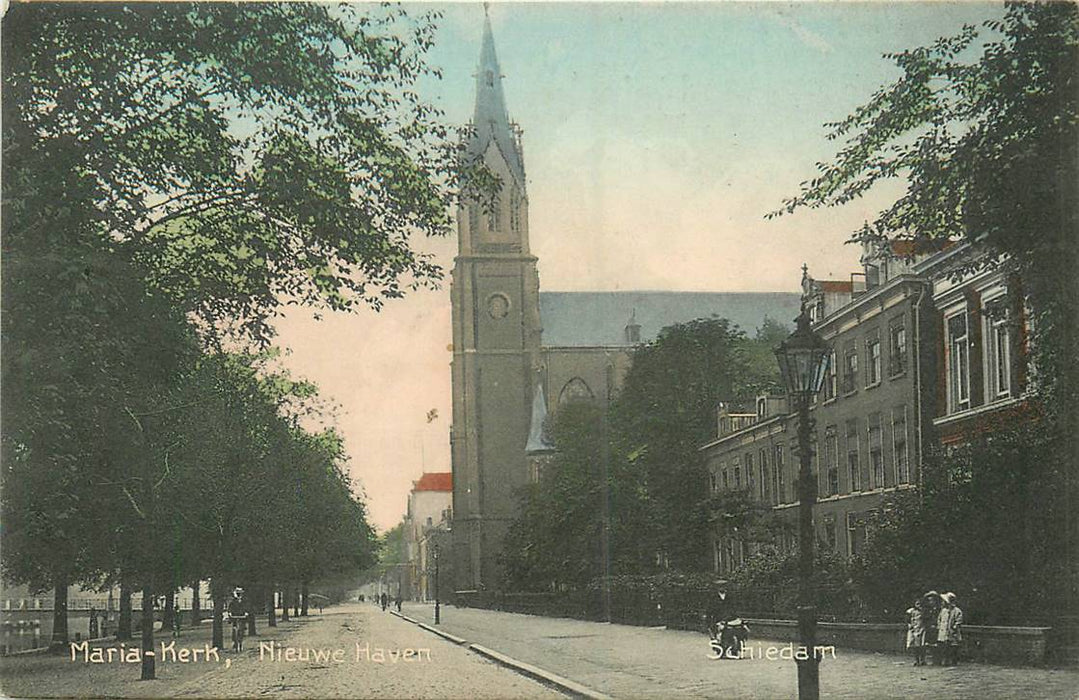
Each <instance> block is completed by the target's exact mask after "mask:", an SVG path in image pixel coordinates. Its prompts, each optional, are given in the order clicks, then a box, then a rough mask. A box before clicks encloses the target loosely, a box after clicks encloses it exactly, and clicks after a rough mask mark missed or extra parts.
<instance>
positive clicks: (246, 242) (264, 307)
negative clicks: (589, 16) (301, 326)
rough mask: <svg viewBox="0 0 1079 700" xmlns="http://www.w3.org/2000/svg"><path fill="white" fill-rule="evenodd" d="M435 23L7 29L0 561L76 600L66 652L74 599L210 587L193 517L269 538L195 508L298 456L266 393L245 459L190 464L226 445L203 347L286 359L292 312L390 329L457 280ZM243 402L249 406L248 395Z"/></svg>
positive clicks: (164, 10) (348, 13)
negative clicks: (409, 300) (424, 87)
mask: <svg viewBox="0 0 1079 700" xmlns="http://www.w3.org/2000/svg"><path fill="white" fill-rule="evenodd" d="M433 18H434V15H432V14H429V15H424V16H422V17H420V18H419V19H418V20H412V19H411V18H409V16H408V15H407V14H406V13H404V12H403V11H399V10H395V9H383V10H372V11H371V12H370V13H368V14H364V13H362V12H360V11H359V10H357V8H355V7H347V6H345V7H339V8H329V7H326V6H316V5H269V4H267V5H235V4H233V5H227V4H226V5H218V6H210V5H205V4H175V5H170V6H168V7H149V6H138V5H130V6H129V5H120V4H118V5H111V6H91V5H82V6H75V5H69V6H60V5H48V4H46V5H36V6H19V7H16V8H12V10H11V12H9V13H7V15H6V17H5V20H6V22H5V31H4V35H3V46H2V51H3V55H2V63H3V79H4V92H5V99H4V101H3V120H2V122H3V132H2V137H3V142H2V145H3V154H4V159H3V163H4V172H3V198H2V199H3V216H2V217H0V218H2V225H3V230H2V240H3V261H4V268H3V271H4V275H3V280H4V294H3V304H4V308H3V312H4V313H3V324H4V329H3V330H4V339H5V347H4V353H3V359H4V366H3V373H4V376H3V379H4V383H3V391H4V396H3V398H4V404H5V409H6V424H5V431H4V436H3V440H2V443H3V456H4V464H5V472H4V483H3V487H4V489H3V490H4V495H5V503H4V505H5V509H4V516H5V528H4V546H5V562H4V564H5V574H6V575H9V576H11V577H14V578H17V579H19V580H26V581H29V582H31V583H32V585H38V586H50V585H51V586H53V587H54V588H55V589H56V591H57V597H58V600H57V603H58V604H57V606H56V609H57V623H56V625H55V630H56V636H57V639H58V640H60V641H62V639H63V638H64V637H65V636H66V626H65V625H64V624H63V619H62V618H63V608H64V606H63V601H62V600H61V597H62V595H63V594H64V593H66V586H67V582H68V581H71V580H75V579H79V580H84V581H87V582H91V581H97V580H100V578H101V577H106V578H109V577H119V579H120V581H121V583H122V584H124V585H125V586H128V585H135V584H136V583H137V584H138V585H139V586H141V587H142V588H143V592H144V611H145V613H146V614H144V618H150V614H149V613H150V612H151V611H150V610H149V609H147V608H146V606H147V605H149V603H150V600H151V598H152V595H150V593H152V592H153V591H155V590H167V591H171V590H172V589H173V588H174V587H175V585H178V582H179V581H183V580H190V578H188V577H189V576H190V575H192V572H191V571H189V570H188V566H189V564H188V563H190V562H194V563H190V566H191V567H195V568H197V566H198V564H197V561H196V559H197V558H192V557H191V556H190V554H189V551H188V547H189V545H190V541H195V542H197V541H199V540H198V538H196V537H192V538H182V537H179V535H178V534H175V533H179V532H181V531H185V530H186V525H187V524H188V523H181V520H182V519H183V518H190V519H192V520H196V521H197V520H199V519H200V518H203V517H204V516H205V518H206V519H207V521H208V522H204V523H203V525H204V526H206V527H212V526H214V525H218V526H220V525H222V522H221V521H220V516H221V515H222V513H223V512H224V511H228V510H229V509H233V510H235V509H237V504H238V503H239V504H241V505H242V506H243V507H242V508H240V510H243V514H244V515H245V516H247V517H249V518H251V519H250V520H248V521H247V522H248V523H254V522H257V519H256V518H257V515H259V512H258V510H257V508H255V507H254V506H256V505H259V504H257V503H256V502H255V501H253V500H245V499H251V496H252V495H253V494H252V493H251V492H245V491H240V492H236V491H231V492H228V493H227V494H225V495H224V496H223V497H222V498H220V499H218V498H211V499H208V500H207V501H206V502H202V501H198V500H197V499H196V500H195V501H192V499H190V498H186V497H185V495H189V494H185V489H190V488H193V486H192V485H193V484H200V485H204V486H207V487H208V488H209V489H210V492H211V493H213V492H214V489H215V488H216V487H217V485H218V483H220V482H215V481H214V479H213V476H214V474H215V471H214V470H215V469H221V468H222V467H224V466H226V465H228V466H230V467H231V466H233V465H243V467H244V468H245V469H250V470H252V473H254V472H256V471H257V469H256V468H257V467H258V466H260V465H259V462H258V460H259V459H262V458H266V457H268V456H269V455H270V454H271V451H270V450H268V449H267V446H268V445H273V446H281V445H283V444H286V443H288V438H287V435H288V429H287V428H288V427H287V426H282V425H281V424H280V422H279V421H278V420H277V416H276V414H275V413H274V411H275V410H276V407H275V406H272V402H269V404H268V403H267V401H265V400H264V399H263V397H258V400H254V401H253V402H252V403H251V404H249V405H246V406H243V407H241V408H240V409H238V410H239V412H238V413H236V414H233V415H234V416H239V418H238V419H237V420H236V421H233V422H226V423H224V424H223V425H225V426H228V428H227V429H222V430H219V434H222V436H223V437H225V438H226V439H227V440H229V439H232V440H233V441H232V442H225V443H224V444H225V445H233V446H242V447H243V449H244V450H246V452H243V451H242V450H239V449H237V450H236V451H235V452H232V453H229V454H227V455H226V453H225V452H219V453H217V454H214V455H212V457H214V458H222V457H225V458H227V459H217V460H216V461H214V460H211V461H209V462H202V463H200V462H198V461H197V459H188V460H187V461H186V462H185V461H182V460H181V459H180V453H181V452H183V451H184V450H186V457H188V458H190V457H192V456H193V455H194V454H196V452H197V450H196V449H195V448H193V447H192V446H191V445H192V443H193V442H194V441H195V440H196V439H197V437H201V436H203V435H205V434H207V431H205V430H203V431H202V432H199V430H200V429H203V428H207V427H210V426H206V425H204V424H203V425H200V424H199V423H198V418H199V416H197V415H195V416H192V415H190V414H191V413H192V412H191V411H187V412H186V414H187V415H185V411H184V407H185V406H186V407H188V408H190V406H198V405H200V404H201V403H203V402H211V403H212V399H213V396H214V394H215V392H216V391H217V390H218V389H220V388H221V387H218V386H213V385H207V384H203V385H202V386H201V388H200V387H197V386H192V385H190V384H185V382H187V381H188V380H189V379H191V380H192V381H194V382H195V384H196V385H197V384H198V382H199V381H200V377H199V376H198V372H197V371H196V370H193V369H192V366H191V364H192V363H191V362H190V361H189V360H190V358H189V357H188V356H187V355H188V353H189V352H190V351H191V350H192V348H193V347H194V346H193V345H192V343H191V342H190V341H191V336H192V329H194V330H196V331H197V332H198V333H199V334H200V335H201V336H202V339H203V341H204V343H205V346H207V347H210V348H216V347H220V346H221V344H222V341H223V338H224V337H231V339H233V340H238V341H240V342H241V343H242V342H245V341H254V342H257V343H267V342H268V341H269V339H270V338H271V337H272V332H273V331H272V326H271V319H272V317H273V315H274V314H275V313H276V311H277V310H278V309H279V307H280V305H281V304H283V303H305V304H309V305H311V306H314V307H317V308H330V309H352V308H356V307H357V306H359V305H364V304H367V305H370V306H373V307H375V308H379V307H380V306H381V304H382V302H383V300H384V299H387V298H393V297H397V296H400V295H401V294H403V293H404V291H405V290H406V289H410V288H415V287H417V286H421V285H433V284H435V283H437V281H438V280H439V278H440V275H441V271H440V270H439V269H438V268H437V267H436V266H435V265H434V264H433V263H432V262H431V260H430V259H429V258H428V257H426V256H425V255H423V254H421V253H419V252H417V251H416V250H414V249H413V248H412V246H411V241H412V240H413V238H414V237H415V236H416V235H424V234H426V235H437V234H441V233H445V232H446V230H447V224H448V219H447V215H446V206H445V204H446V203H447V202H448V199H449V198H450V197H451V196H452V194H451V193H452V186H453V184H454V176H455V174H456V173H457V172H458V170H457V168H456V167H455V166H456V155H457V154H456V146H450V145H447V139H446V136H447V131H446V129H445V127H443V126H441V125H440V124H439V123H438V122H437V118H438V113H437V111H436V110H434V109H432V108H431V107H430V106H429V105H426V104H424V103H422V101H420V100H419V99H418V97H417V96H416V92H415V90H414V86H415V83H416V81H417V80H418V79H420V78H421V77H422V76H425V75H432V74H437V71H434V70H433V69H430V68H428V67H427V66H426V64H425V63H424V54H425V52H426V51H427V49H428V48H429V46H430V43H431V36H432V34H431V32H432V30H433V24H432V20H433ZM210 374H211V376H206V375H203V376H202V377H201V378H202V379H206V380H207V381H211V382H212V381H213V380H214V379H215V377H214V376H212V373H210ZM216 378H220V376H218V377H216ZM228 384H229V383H228V382H227V381H226V382H225V385H226V391H225V393H226V394H229V393H230V392H231V394H230V395H231V396H232V397H233V398H236V397H238V396H240V395H241V394H243V392H245V391H248V388H244V387H237V385H236V384H235V383H233V384H232V385H231V386H229V385H228ZM256 393H257V392H256ZM185 395H186V396H188V398H191V396H192V395H193V396H194V397H195V400H194V403H193V404H190V405H187V404H185V403H184V402H183V401H177V398H178V397H179V396H185ZM248 397H250V393H249V394H248ZM217 405H218V407H220V405H221V404H220V402H219V403H218V404H217ZM245 411H246V412H245ZM12 415H16V416H17V418H15V419H14V420H10V421H8V420H7V417H9V416H12ZM217 427H219V428H221V427H222V426H217ZM282 434H284V435H285V436H286V437H284V438H282V437H281V435H282ZM275 441H276V442H275ZM204 456H205V455H204ZM208 465H209V466H208ZM277 466H278V468H279V469H280V470H281V472H280V473H282V474H284V473H286V472H287V466H286V465H283V464H278V465H277ZM219 473H220V472H218V474H219ZM339 477H340V474H339V473H338V479H337V482H338V485H337V487H335V488H336V490H335V491H334V494H335V497H336V498H337V501H335V502H336V503H337V504H338V505H339V506H340V510H341V511H342V512H344V511H347V516H348V520H349V522H350V527H349V528H348V532H349V533H350V534H352V535H355V536H357V539H356V540H354V541H353V543H352V545H353V546H352V548H351V550H350V556H349V557H348V559H349V560H350V561H351V560H355V559H357V558H359V559H362V558H363V556H364V554H363V551H359V552H357V548H358V549H359V550H363V548H364V547H365V546H367V543H368V539H369V538H367V537H365V536H364V535H363V531H364V527H365V521H364V520H363V516H364V512H363V509H362V503H361V502H360V501H358V500H349V499H343V496H342V488H343V489H344V490H345V491H347V486H348V485H347V482H342V480H341V479H340V478H339ZM282 480H284V477H282ZM346 500H347V501H348V505H346V504H345V501H346ZM223 501H224V502H225V503H223ZM268 502H270V499H267V501H265V502H264V503H263V504H261V505H265V503H268ZM277 502H278V503H280V502H284V503H285V504H286V505H295V502H296V499H295V498H291V497H290V496H289V495H287V494H286V495H284V496H282V497H281V500H279V501H277ZM180 504H183V505H185V506H188V507H189V509H188V510H185V509H184V508H182V507H179V505H180ZM294 510H295V509H294ZM266 513H267V511H262V512H261V514H262V515H263V516H265V515H266ZM102 514H104V517H102ZM111 516H115V517H111ZM215 517H217V518H218V520H217V521H214V518H215ZM356 518H359V521H357V520H356ZM159 526H160V527H159ZM162 532H165V533H167V534H165V535H164V536H162V535H161V533H162ZM218 534H219V535H221V533H220V532H219V533H218ZM161 539H165V541H166V544H167V546H165V547H156V546H155V545H156V544H159V543H160V541H161ZM231 541H232V540H229V542H231ZM218 544H221V542H218ZM338 544H339V543H338ZM216 552H217V556H218V557H219V559H218V560H217V561H215V562H212V563H213V565H214V566H215V567H216V568H214V569H213V570H214V571H216V572H217V573H218V576H216V577H215V583H219V581H218V580H217V579H219V578H221V575H222V574H223V573H224V572H230V573H231V571H233V569H229V568H227V567H225V566H224V564H222V561H224V560H231V559H232V558H237V561H238V562H239V563H240V564H242V565H243V566H241V567H239V568H238V569H237V570H238V571H240V572H242V573H246V574H248V575H250V574H251V572H252V571H254V568H255V567H254V565H253V564H252V562H251V561H250V560H246V561H245V560H243V559H242V558H239V557H238V554H237V552H236V551H235V549H234V548H232V547H231V546H229V547H219V548H218V549H217V550H216ZM9 555H12V556H9ZM169 557H171V559H169ZM177 557H180V558H179V559H178V558H177ZM324 559H325V557H324ZM166 560H168V561H171V562H176V561H181V560H182V561H184V562H185V564H184V566H183V567H177V566H174V565H170V564H169V563H168V561H166ZM244 567H246V568H244ZM144 624H145V622H144ZM148 639H149V640H152V628H151V629H150V631H149V633H148V634H147V633H145V632H144V636H143V644H144V646H145V645H146V644H147V643H148V642H147V640H148ZM143 674H144V677H149V676H152V674H153V668H152V664H150V665H149V666H144V669H143Z"/></svg>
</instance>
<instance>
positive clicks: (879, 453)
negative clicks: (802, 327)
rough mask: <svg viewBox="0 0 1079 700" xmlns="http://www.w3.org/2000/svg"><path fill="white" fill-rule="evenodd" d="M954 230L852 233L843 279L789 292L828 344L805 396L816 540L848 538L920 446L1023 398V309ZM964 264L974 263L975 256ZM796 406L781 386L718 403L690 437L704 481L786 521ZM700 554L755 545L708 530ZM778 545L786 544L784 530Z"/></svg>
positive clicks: (851, 547) (911, 479)
mask: <svg viewBox="0 0 1079 700" xmlns="http://www.w3.org/2000/svg"><path fill="white" fill-rule="evenodd" d="M976 255H977V254H976V253H975V252H974V251H973V250H972V248H971V247H970V246H969V245H968V244H961V245H952V246H949V247H947V248H946V249H944V250H939V251H936V252H933V253H927V254H921V255H915V254H913V249H912V247H911V246H910V245H909V244H907V243H904V242H900V243H891V244H885V245H884V246H868V245H867V246H865V248H864V250H863V256H862V263H863V269H862V271H861V272H859V273H855V274H852V275H851V276H850V278H849V279H847V280H815V279H813V278H812V277H811V276H810V274H809V271H808V270H807V269H805V268H803V274H802V298H803V301H804V303H805V304H806V308H807V310H808V312H809V314H810V319H811V321H812V324H813V328H814V330H815V331H816V332H817V333H819V334H820V335H821V337H822V338H824V339H825V341H827V342H828V344H829V345H830V346H831V348H832V350H831V355H830V358H829V366H828V371H827V373H826V376H825V382H824V387H823V389H822V391H821V392H820V394H819V395H818V396H817V397H816V399H815V401H814V403H813V405H812V406H811V412H810V415H811V419H812V420H813V426H812V441H813V450H814V456H813V461H812V467H813V471H814V475H815V477H816V480H817V494H818V502H817V505H816V507H815V509H814V514H813V515H814V528H815V530H816V532H817V538H818V544H819V546H820V547H822V548H823V549H824V550H826V551H831V552H835V553H839V554H842V555H845V556H848V557H849V556H853V555H856V554H858V553H859V552H861V551H862V549H863V548H864V547H865V545H866V542H867V538H868V536H869V534H870V530H871V527H872V522H873V516H874V514H875V512H876V511H877V509H878V508H879V507H880V504H881V501H882V499H883V498H884V497H885V496H887V495H888V494H891V493H895V492H897V491H903V490H908V489H914V488H917V486H918V485H919V483H920V479H921V464H922V460H923V457H924V455H925V454H926V449H927V448H928V447H929V446H931V445H933V444H935V443H936V442H937V441H944V442H945V443H954V442H957V441H961V440H963V439H964V438H965V436H967V435H969V434H970V433H971V432H972V431H974V430H980V429H992V426H994V425H997V424H999V423H998V421H1005V422H1006V421H1010V420H1014V416H1015V415H1016V412H1017V411H1022V410H1024V408H1025V402H1024V395H1025V394H1024V391H1025V382H1026V371H1025V338H1026V331H1025V315H1024V313H1023V309H1022V304H1021V301H1015V300H1019V299H1021V293H1020V290H1019V289H1018V285H1017V284H1016V282H1015V281H1014V280H1006V279H1005V278H1004V276H1003V274H1002V273H1001V272H999V271H997V270H992V269H982V270H976V269H975V270H972V271H966V272H965V273H964V268H965V267H966V266H968V264H969V263H970V262H972V260H974V259H975V258H976ZM975 268H976V266H975ZM796 445H797V418H796V416H795V415H793V414H792V413H790V411H789V410H788V406H787V402H786V399H785V397H779V396H761V397H758V398H757V400H756V402H755V406H753V407H752V408H751V409H750V410H748V411H744V412H737V411H736V410H734V407H731V406H728V405H721V406H720V407H719V410H718V415H717V433H716V438H715V439H714V440H712V441H711V442H709V443H708V444H706V445H704V446H702V447H701V451H702V453H703V456H704V459H705V463H706V465H707V468H708V471H709V474H710V486H711V489H712V490H713V492H719V491H722V490H725V489H726V490H746V491H747V492H748V493H749V495H750V496H751V497H752V498H753V499H754V500H755V501H756V502H758V503H762V504H765V505H768V506H771V507H772V509H773V510H774V511H775V512H776V513H778V514H780V515H781V516H782V517H783V519H784V520H787V521H788V522H789V523H790V524H791V525H792V531H793V525H794V524H795V522H796V518H797V510H798V493H797V474H798V466H799V465H798V453H797V447H796ZM712 544H713V547H712V567H713V568H714V570H716V571H718V572H722V573H727V572H730V571H731V570H733V569H735V568H737V567H738V566H739V565H741V564H742V563H743V562H744V561H745V559H746V558H747V557H748V556H749V555H750V554H751V553H752V551H753V549H754V547H755V545H754V544H753V543H752V542H748V541H745V540H744V539H741V536H740V535H738V534H734V535H729V536H726V537H720V536H719V534H718V532H717V533H714V535H713V538H712ZM781 544H782V545H783V546H786V547H791V546H793V545H794V538H793V536H786V537H785V538H784V541H783V542H782V543H781Z"/></svg>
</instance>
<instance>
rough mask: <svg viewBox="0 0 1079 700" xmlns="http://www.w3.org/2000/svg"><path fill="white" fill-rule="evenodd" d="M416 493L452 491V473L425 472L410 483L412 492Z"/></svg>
mask: <svg viewBox="0 0 1079 700" xmlns="http://www.w3.org/2000/svg"><path fill="white" fill-rule="evenodd" d="M416 491H453V472H426V473H425V474H424V475H423V476H421V477H420V479H419V481H414V482H413V483H412V492H413V493H415V492H416Z"/></svg>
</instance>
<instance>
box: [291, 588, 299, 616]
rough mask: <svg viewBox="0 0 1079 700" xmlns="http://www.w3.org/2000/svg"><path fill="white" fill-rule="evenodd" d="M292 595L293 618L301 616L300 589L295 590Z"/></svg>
mask: <svg viewBox="0 0 1079 700" xmlns="http://www.w3.org/2000/svg"><path fill="white" fill-rule="evenodd" d="M290 593H291V595H292V616H293V617H299V616H300V589H298V588H293V589H292V591H291V592H290Z"/></svg>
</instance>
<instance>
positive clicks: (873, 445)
mask: <svg viewBox="0 0 1079 700" xmlns="http://www.w3.org/2000/svg"><path fill="white" fill-rule="evenodd" d="M867 437H868V444H869V473H870V478H871V479H872V483H871V484H870V485H869V487H870V488H873V489H879V488H884V487H885V486H891V484H889V483H887V482H886V481H885V476H884V446H883V444H882V441H881V428H880V414H879V413H873V414H870V416H869V424H868V430H867Z"/></svg>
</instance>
